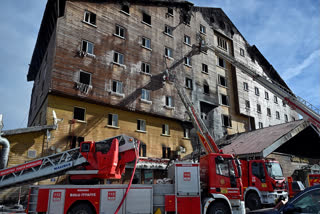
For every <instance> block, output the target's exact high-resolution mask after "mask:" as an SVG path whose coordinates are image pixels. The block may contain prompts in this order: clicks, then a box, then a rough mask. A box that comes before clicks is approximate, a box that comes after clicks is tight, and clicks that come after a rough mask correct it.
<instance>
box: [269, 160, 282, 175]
mask: <svg viewBox="0 0 320 214" xmlns="http://www.w3.org/2000/svg"><path fill="white" fill-rule="evenodd" d="M266 166H267V171H268V175H269V176H270V177H272V178H277V177H281V178H283V174H282V169H281V166H280V164H279V163H275V162H269V163H266Z"/></svg>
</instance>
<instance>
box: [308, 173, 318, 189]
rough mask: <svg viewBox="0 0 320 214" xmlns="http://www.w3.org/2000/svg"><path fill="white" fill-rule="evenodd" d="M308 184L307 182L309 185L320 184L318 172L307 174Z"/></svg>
mask: <svg viewBox="0 0 320 214" xmlns="http://www.w3.org/2000/svg"><path fill="white" fill-rule="evenodd" d="M308 184H309V187H312V186H315V185H318V184H320V174H309V175H308Z"/></svg>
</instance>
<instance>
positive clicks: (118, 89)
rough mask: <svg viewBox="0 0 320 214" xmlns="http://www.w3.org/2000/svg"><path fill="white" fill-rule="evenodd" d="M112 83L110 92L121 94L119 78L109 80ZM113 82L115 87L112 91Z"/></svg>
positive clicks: (121, 86)
mask: <svg viewBox="0 0 320 214" xmlns="http://www.w3.org/2000/svg"><path fill="white" fill-rule="evenodd" d="M111 83H112V85H111V92H113V93H116V94H123V82H122V81H119V80H112V81H111ZM114 84H116V85H115V87H116V91H114V90H113V89H114Z"/></svg>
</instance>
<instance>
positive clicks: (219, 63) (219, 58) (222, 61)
mask: <svg viewBox="0 0 320 214" xmlns="http://www.w3.org/2000/svg"><path fill="white" fill-rule="evenodd" d="M218 65H219V66H220V67H222V68H226V62H225V61H224V59H222V58H221V57H218Z"/></svg>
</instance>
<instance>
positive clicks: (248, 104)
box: [246, 100, 250, 108]
mask: <svg viewBox="0 0 320 214" xmlns="http://www.w3.org/2000/svg"><path fill="white" fill-rule="evenodd" d="M246 108H250V101H249V100H246Z"/></svg>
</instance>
